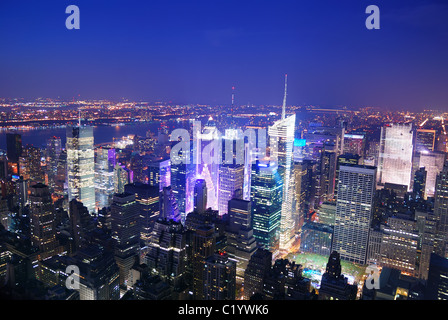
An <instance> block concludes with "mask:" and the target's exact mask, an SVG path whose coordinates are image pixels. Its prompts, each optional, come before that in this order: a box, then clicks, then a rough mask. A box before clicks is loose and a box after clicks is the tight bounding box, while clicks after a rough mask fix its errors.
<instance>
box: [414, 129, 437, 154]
mask: <svg viewBox="0 0 448 320" xmlns="http://www.w3.org/2000/svg"><path fill="white" fill-rule="evenodd" d="M435 142H436V130H428V129H420V128H419V129H417V130H416V132H415V151H416V152H427V151H434V150H435Z"/></svg>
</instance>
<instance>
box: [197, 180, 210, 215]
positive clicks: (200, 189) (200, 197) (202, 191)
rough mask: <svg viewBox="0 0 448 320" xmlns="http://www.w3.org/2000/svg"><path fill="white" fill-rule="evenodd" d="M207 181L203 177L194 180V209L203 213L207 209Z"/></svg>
mask: <svg viewBox="0 0 448 320" xmlns="http://www.w3.org/2000/svg"><path fill="white" fill-rule="evenodd" d="M207 197H208V191H207V183H206V182H205V180H204V179H198V180H196V183H195V185H194V210H195V211H196V212H198V213H203V212H205V210H207V206H208V202H207Z"/></svg>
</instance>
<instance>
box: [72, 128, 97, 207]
mask: <svg viewBox="0 0 448 320" xmlns="http://www.w3.org/2000/svg"><path fill="white" fill-rule="evenodd" d="M66 150H67V179H68V180H67V184H68V200H69V201H71V200H72V199H77V200H78V201H81V202H82V203H83V204H84V206H86V207H87V209H89V212H90V213H91V214H92V213H94V212H95V181H94V180H95V153H94V149H93V128H92V127H87V126H75V127H67V142H66Z"/></svg>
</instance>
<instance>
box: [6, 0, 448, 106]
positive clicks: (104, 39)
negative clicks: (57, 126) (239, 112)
mask: <svg viewBox="0 0 448 320" xmlns="http://www.w3.org/2000/svg"><path fill="white" fill-rule="evenodd" d="M375 4H376V5H377V6H378V7H379V9H380V13H381V15H380V17H381V29H379V30H368V29H367V28H366V27H365V20H366V18H367V16H368V15H367V14H366V13H365V9H366V7H367V3H360V2H358V1H356V2H355V1H348V2H334V1H327V0H321V1H317V2H313V3H310V2H301V1H287V0H285V1H282V2H280V3H279V2H276V3H274V2H270V1H268V2H263V3H259V2H254V1H244V2H236V1H235V2H228V1H227V2H225V3H213V4H211V3H209V2H208V1H202V0H197V1H193V2H189V3H188V5H186V4H184V3H183V2H180V1H175V2H170V3H169V4H167V3H165V2H163V1H151V2H148V3H138V4H137V2H135V3H131V4H128V5H124V4H121V3H120V2H118V1H113V2H107V3H106V2H101V1H97V2H95V3H91V2H88V1H78V2H77V3H76V5H77V6H78V7H79V9H80V20H81V27H80V29H79V30H67V29H66V28H65V25H64V22H65V19H66V18H67V16H68V15H67V14H65V8H66V7H67V5H68V4H65V3H52V2H45V3H35V2H32V1H25V2H20V3H17V2H13V1H4V2H2V4H0V18H1V19H0V38H1V39H2V41H3V45H4V47H5V48H8V50H4V51H2V52H1V53H0V69H1V70H2V74H3V76H2V77H1V78H0V88H1V89H0V96H1V97H7V98H15V97H24V98H27V99H35V98H37V97H50V98H57V97H61V98H63V99H66V100H71V99H73V98H78V97H81V98H82V99H117V100H118V99H121V98H123V97H124V98H127V99H130V100H134V101H139V100H145V101H146V100H148V101H166V102H173V103H178V104H209V105H229V104H230V100H231V98H230V97H231V94H232V87H235V90H234V91H235V102H236V103H237V104H239V105H241V104H247V103H250V104H254V105H272V104H274V105H275V104H280V103H281V97H280V98H279V97H278V92H279V91H280V90H281V84H280V83H281V82H280V81H281V78H282V77H283V75H284V74H285V73H288V74H289V78H290V79H289V88H290V90H289V95H288V101H289V104H292V105H317V106H323V107H337V106H349V107H366V106H369V107H380V108H382V109H383V110H397V109H400V110H403V109H408V110H414V111H419V110H423V109H428V108H433V109H441V110H443V109H444V108H446V107H447V102H446V101H448V96H447V93H446V90H444V89H443V88H444V87H446V85H447V84H448V77H447V76H446V75H447V74H448V73H447V72H446V71H447V70H446V64H445V63H444V57H445V56H446V53H447V51H448V45H447V44H446V41H444V39H445V38H446V35H447V34H448V23H447V22H446V19H444V18H443V17H444V16H445V15H446V13H447V12H448V5H447V4H446V3H444V2H443V1H439V0H433V1H429V2H428V1H420V0H412V1H407V2H406V3H390V2H387V1H381V0H379V1H376V3H375Z"/></svg>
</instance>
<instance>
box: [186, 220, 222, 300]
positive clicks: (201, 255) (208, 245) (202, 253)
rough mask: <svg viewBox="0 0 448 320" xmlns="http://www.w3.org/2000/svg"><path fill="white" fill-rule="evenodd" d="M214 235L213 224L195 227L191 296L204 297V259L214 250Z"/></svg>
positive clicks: (192, 250)
mask: <svg viewBox="0 0 448 320" xmlns="http://www.w3.org/2000/svg"><path fill="white" fill-rule="evenodd" d="M215 246H216V237H215V227H214V226H213V225H202V226H200V227H199V228H197V229H196V230H195V231H194V233H193V237H192V244H191V258H190V263H191V266H192V270H193V297H194V299H196V300H203V299H204V284H205V280H206V279H205V278H204V276H205V274H204V265H205V260H206V259H207V258H208V257H210V256H212V255H213V254H214V252H215Z"/></svg>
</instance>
